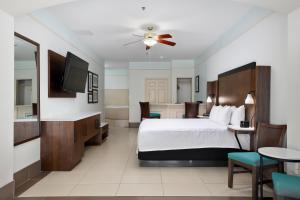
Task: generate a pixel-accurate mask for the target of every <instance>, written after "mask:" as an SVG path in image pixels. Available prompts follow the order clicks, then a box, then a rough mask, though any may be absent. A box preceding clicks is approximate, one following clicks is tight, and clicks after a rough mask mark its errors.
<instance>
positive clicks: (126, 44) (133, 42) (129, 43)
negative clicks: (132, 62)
mask: <svg viewBox="0 0 300 200" xmlns="http://www.w3.org/2000/svg"><path fill="white" fill-rule="evenodd" d="M141 41H142V40H136V41H132V42H128V43H125V44H123V46H128V45H131V44H135V43H138V42H141Z"/></svg>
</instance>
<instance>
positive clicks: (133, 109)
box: [129, 69, 171, 122]
mask: <svg viewBox="0 0 300 200" xmlns="http://www.w3.org/2000/svg"><path fill="white" fill-rule="evenodd" d="M170 77H171V76H170V70H165V69H161V70H159V69H157V70H151V69H144V70H143V69H130V70H129V122H140V118H141V114H140V113H141V111H140V105H139V102H140V101H145V80H146V79H147V78H167V79H168V80H169V88H171V87H170V85H171V79H170ZM170 97H171V91H169V98H170Z"/></svg>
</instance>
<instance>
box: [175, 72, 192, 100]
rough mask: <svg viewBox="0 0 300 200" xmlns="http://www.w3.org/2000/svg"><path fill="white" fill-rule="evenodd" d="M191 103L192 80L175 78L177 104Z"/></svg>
mask: <svg viewBox="0 0 300 200" xmlns="http://www.w3.org/2000/svg"><path fill="white" fill-rule="evenodd" d="M191 101H192V78H177V103H184V102H191Z"/></svg>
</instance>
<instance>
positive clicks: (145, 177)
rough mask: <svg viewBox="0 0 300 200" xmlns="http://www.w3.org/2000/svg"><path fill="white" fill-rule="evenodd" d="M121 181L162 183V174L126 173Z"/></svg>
mask: <svg viewBox="0 0 300 200" xmlns="http://www.w3.org/2000/svg"><path fill="white" fill-rule="evenodd" d="M121 183H159V184H161V183H162V181H161V176H160V175H154V176H153V175H136V176H130V175H127V174H124V176H123V178H122V181H121Z"/></svg>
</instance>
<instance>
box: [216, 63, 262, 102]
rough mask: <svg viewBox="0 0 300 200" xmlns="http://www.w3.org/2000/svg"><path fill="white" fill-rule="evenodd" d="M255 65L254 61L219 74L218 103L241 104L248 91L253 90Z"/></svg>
mask: <svg viewBox="0 0 300 200" xmlns="http://www.w3.org/2000/svg"><path fill="white" fill-rule="evenodd" d="M255 67H256V63H250V64H248V65H245V66H242V67H239V68H236V69H233V70H230V71H228V72H225V73H223V74H219V76H218V83H219V92H218V94H219V98H218V103H219V104H220V105H232V106H241V105H243V104H244V101H245V97H246V95H247V94H248V93H249V92H250V91H255Z"/></svg>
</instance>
